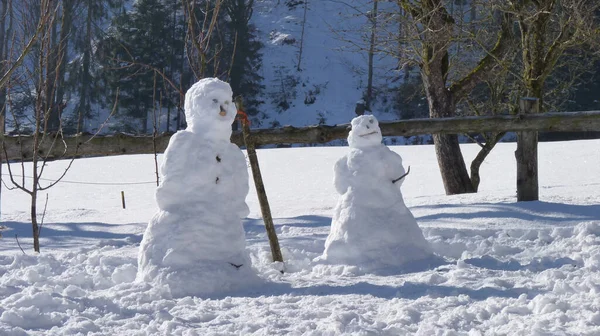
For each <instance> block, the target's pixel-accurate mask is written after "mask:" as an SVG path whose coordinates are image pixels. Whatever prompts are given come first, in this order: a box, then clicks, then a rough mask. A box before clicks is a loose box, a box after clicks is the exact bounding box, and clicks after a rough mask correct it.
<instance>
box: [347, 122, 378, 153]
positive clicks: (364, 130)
mask: <svg viewBox="0 0 600 336" xmlns="http://www.w3.org/2000/svg"><path fill="white" fill-rule="evenodd" d="M351 125H352V130H351V131H350V134H348V144H349V145H350V147H352V148H365V147H371V146H377V145H380V144H381V140H382V139H383V138H382V136H381V130H380V129H379V122H378V121H377V118H375V117H374V116H372V115H362V116H358V117H356V118H354V119H352V123H351Z"/></svg>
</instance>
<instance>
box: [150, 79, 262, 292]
mask: <svg viewBox="0 0 600 336" xmlns="http://www.w3.org/2000/svg"><path fill="white" fill-rule="evenodd" d="M185 114H186V121H187V124H188V127H187V129H186V130H183V131H179V132H177V133H176V134H175V135H173V137H171V139H170V141H169V145H168V147H167V149H166V151H165V155H164V161H163V163H162V166H161V184H160V186H159V187H158V188H157V189H156V202H157V204H158V208H159V211H158V213H157V214H156V215H155V216H154V217H153V218H152V219H151V220H150V223H149V224H148V227H147V229H146V232H145V233H144V239H143V240H142V243H141V246H140V255H139V273H138V280H140V281H147V282H151V283H154V284H158V285H168V287H169V288H170V291H171V294H172V295H173V296H174V297H182V296H188V295H195V296H197V295H206V294H212V293H218V292H223V291H232V290H239V289H241V288H246V287H251V286H253V285H255V284H256V283H257V282H258V280H259V279H258V277H257V276H256V273H255V271H254V269H253V268H252V265H251V262H250V257H249V256H248V252H247V251H246V241H245V234H244V229H243V227H242V223H241V218H244V217H246V216H247V215H248V212H249V209H248V206H247V205H246V202H245V199H246V195H247V194H248V170H247V167H246V160H245V158H244V154H243V153H242V152H241V151H240V150H239V148H238V147H237V146H236V145H234V144H232V143H231V142H230V140H229V138H230V137H231V124H232V123H233V120H234V119H235V116H236V114H237V109H236V107H235V104H234V103H233V101H232V91H231V88H230V86H229V84H227V83H225V82H222V81H220V80H218V79H214V78H205V79H202V80H200V81H199V82H197V83H196V84H194V85H193V86H192V87H191V88H190V89H189V90H188V92H187V93H186V97H185Z"/></svg>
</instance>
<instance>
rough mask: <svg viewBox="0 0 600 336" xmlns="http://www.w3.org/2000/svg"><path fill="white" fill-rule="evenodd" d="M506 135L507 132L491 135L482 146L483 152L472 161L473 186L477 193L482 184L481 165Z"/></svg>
mask: <svg viewBox="0 0 600 336" xmlns="http://www.w3.org/2000/svg"><path fill="white" fill-rule="evenodd" d="M505 134H506V132H501V133H496V134H493V135H491V136H490V137H489V138H488V140H487V141H486V143H485V144H484V145H482V146H481V150H480V151H479V153H477V156H475V158H474V159H473V161H471V184H472V185H473V189H474V190H475V192H477V191H478V190H479V183H480V182H481V177H480V175H479V168H480V167H481V164H482V163H483V161H485V158H486V157H487V156H488V155H489V154H490V153H491V152H492V149H493V148H494V146H496V144H497V143H498V141H500V139H502V137H503V136H504V135H505Z"/></svg>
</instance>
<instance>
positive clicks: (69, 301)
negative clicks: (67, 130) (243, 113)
mask: <svg viewBox="0 0 600 336" xmlns="http://www.w3.org/2000/svg"><path fill="white" fill-rule="evenodd" d="M599 148H600V140H591V141H572V142H555V143H541V144H540V148H539V156H540V162H539V166H540V199H541V201H539V202H528V203H516V201H515V166H516V163H515V160H514V154H513V153H514V150H515V144H514V143H502V144H499V145H498V146H497V148H496V149H494V151H493V152H492V154H491V155H490V157H489V159H488V160H487V161H486V162H485V163H484V164H483V166H482V174H481V175H482V183H481V187H480V189H481V191H480V192H479V193H478V194H473V195H459V196H445V195H444V192H443V187H442V183H441V177H440V175H439V172H438V170H437V162H436V160H435V153H434V150H433V147H432V146H411V147H392V149H393V150H394V151H396V152H397V153H399V154H400V155H402V157H403V160H404V165H405V167H407V166H410V167H411V173H410V175H408V177H407V178H406V182H405V183H404V184H403V186H402V192H403V194H404V198H405V201H406V204H407V205H408V207H409V209H410V210H411V211H412V212H413V214H414V215H415V217H416V218H417V221H418V223H419V225H420V227H421V228H422V230H423V233H424V235H425V238H426V239H427V240H428V241H429V243H430V244H431V245H432V247H433V249H434V251H435V253H436V254H438V255H439V256H442V257H443V258H444V259H445V260H446V261H447V264H445V265H442V266H438V267H436V268H434V269H427V270H424V271H419V272H414V273H406V274H390V275H385V276H382V275H374V274H365V273H364V272H361V271H360V269H359V268H357V267H355V266H344V265H323V264H317V263H315V262H314V261H313V259H314V258H316V257H318V256H320V255H321V254H322V253H323V249H324V242H325V239H326V237H327V234H328V232H329V225H330V222H331V217H332V215H333V214H332V210H333V208H334V206H335V204H336V201H337V197H338V196H337V194H336V192H335V190H334V187H333V185H332V179H333V165H334V163H335V161H336V160H337V159H338V158H340V157H341V156H343V155H344V154H346V152H347V151H348V148H345V147H318V148H292V149H268V150H259V153H258V154H259V159H260V163H261V168H262V172H263V177H264V178H265V185H266V189H267V193H268V195H269V201H270V203H271V210H272V213H273V216H274V217H275V224H276V227H277V233H278V235H279V239H280V243H281V246H282V249H283V253H284V259H285V261H286V265H285V267H286V272H285V274H281V273H279V272H278V271H277V268H276V265H273V264H272V263H271V262H270V251H269V245H268V241H267V238H266V234H265V230H264V227H263V224H262V221H261V219H260V209H259V206H258V202H257V198H256V194H255V192H254V185H252V184H251V186H250V194H249V195H248V197H247V202H248V205H249V207H250V215H249V217H248V218H247V219H245V220H244V227H245V230H246V238H247V244H248V248H249V250H250V254H251V258H252V262H253V265H254V267H255V268H256V270H257V272H258V274H259V275H260V276H261V278H263V279H264V280H265V284H264V285H262V286H260V287H257V288H254V289H252V290H245V291H243V292H235V293H228V294H227V295H221V296H214V297H207V298H197V297H186V298H181V299H172V298H170V297H169V295H168V293H167V292H166V291H165V290H164V288H156V287H152V286H150V285H147V284H143V283H136V282H134V281H133V280H134V279H135V276H136V272H137V253H138V247H139V244H140V241H141V239H142V233H143V232H144V230H145V227H146V224H147V222H148V221H149V220H150V218H151V217H152V216H153V214H154V213H155V211H156V209H157V207H156V204H155V202H154V199H153V194H154V189H155V184H153V182H152V181H153V180H154V179H155V175H154V161H153V156H151V155H139V156H118V157H107V158H90V159H80V160H77V161H76V162H75V163H74V165H73V167H72V169H71V171H70V172H69V173H68V175H67V177H66V178H65V181H64V182H63V183H60V184H58V185H56V186H55V187H53V188H52V189H50V190H49V192H48V196H49V197H48V206H47V213H46V216H45V219H44V222H45V223H44V226H43V228H42V231H41V235H42V239H41V250H42V253H41V255H39V256H36V255H34V253H33V252H32V251H33V249H32V242H31V228H30V224H28V221H29V214H28V213H29V203H28V199H27V195H26V194H24V193H23V192H21V191H17V190H11V191H7V190H6V188H5V187H4V186H3V190H2V223H1V224H2V225H4V226H6V227H7V228H8V230H5V231H3V232H2V234H3V238H1V239H0V276H1V277H0V335H3V336H4V335H6V336H9V335H248V334H256V335H413V334H415V335H600V149H599ZM463 152H464V155H465V157H466V158H467V159H468V160H469V162H470V159H471V158H473V157H474V156H475V155H476V152H477V146H475V145H463ZM159 159H160V157H159ZM65 165H66V162H63V161H55V162H50V163H49V165H48V167H47V170H46V172H45V175H44V178H48V179H52V178H53V177H57V176H58V175H59V174H60V172H61V169H62V168H63V167H65ZM2 172H3V174H5V173H6V172H7V170H6V166H4V167H3V170H2ZM5 178H6V176H3V179H5ZM44 182H46V181H44ZM138 182H146V183H140V184H135V183H138ZM121 191H123V192H124V193H125V196H126V202H127V207H126V209H122V207H121ZM45 197H46V196H45V194H42V195H41V197H40V199H41V200H40V208H43V205H44V200H45ZM40 211H41V210H40ZM15 234H17V235H18V237H19V241H20V243H21V246H22V247H23V248H24V250H25V252H26V254H23V253H22V252H21V250H20V249H19V247H18V246H17V243H16V240H15ZM190 281H194V279H190Z"/></svg>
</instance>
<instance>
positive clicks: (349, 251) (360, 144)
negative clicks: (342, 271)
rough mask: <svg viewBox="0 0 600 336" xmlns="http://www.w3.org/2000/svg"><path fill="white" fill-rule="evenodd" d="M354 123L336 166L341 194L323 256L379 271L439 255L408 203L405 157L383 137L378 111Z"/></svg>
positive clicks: (359, 118) (332, 260) (357, 118)
mask: <svg viewBox="0 0 600 336" xmlns="http://www.w3.org/2000/svg"><path fill="white" fill-rule="evenodd" d="M351 125H352V130H351V131H350V134H349V135H348V144H349V146H350V152H349V153H348V154H346V155H345V156H344V157H342V158H341V159H339V160H338V161H337V163H336V164H335V168H334V170H335V171H334V172H335V174H334V185H335V189H336V191H337V192H338V193H339V194H340V195H341V196H340V198H339V200H338V203H337V205H336V207H335V212H334V215H333V219H332V222H331V230H330V233H329V236H328V237H327V240H326V242H325V251H324V252H323V255H322V256H321V257H320V258H319V259H320V260H323V261H327V262H330V263H339V264H347V265H356V266H359V267H361V268H362V269H364V270H367V271H371V270H372V271H377V270H388V269H390V268H394V267H395V268H398V267H399V268H402V267H404V266H407V265H409V264H412V263H414V262H419V261H421V260H426V259H429V258H430V257H433V252H432V250H431V248H430V246H429V244H428V242H427V241H426V240H425V238H424V237H423V233H422V232H421V229H420V228H419V226H418V225H417V222H416V220H415V218H414V217H413V215H412V213H411V212H410V210H408V208H407V207H406V205H405V204H404V199H403V197H402V192H401V191H400V186H401V185H402V183H403V182H404V177H403V176H406V175H405V174H406V171H405V170H404V167H403V166H402V158H401V157H400V155H398V154H396V153H395V152H393V151H391V150H390V149H389V148H388V147H386V146H385V145H383V144H382V143H381V141H382V135H381V130H380V128H379V122H378V121H377V119H376V118H375V117H374V116H372V115H363V116H359V117H356V118H354V119H353V120H352V123H351Z"/></svg>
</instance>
